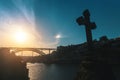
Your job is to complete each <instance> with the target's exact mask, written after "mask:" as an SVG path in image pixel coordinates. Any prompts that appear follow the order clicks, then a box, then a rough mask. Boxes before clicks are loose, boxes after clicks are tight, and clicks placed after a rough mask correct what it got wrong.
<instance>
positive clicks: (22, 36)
mask: <svg viewBox="0 0 120 80" xmlns="http://www.w3.org/2000/svg"><path fill="white" fill-rule="evenodd" d="M14 38H15V40H16V42H19V43H23V42H26V41H27V33H25V32H24V31H18V32H16V33H15V35H14Z"/></svg>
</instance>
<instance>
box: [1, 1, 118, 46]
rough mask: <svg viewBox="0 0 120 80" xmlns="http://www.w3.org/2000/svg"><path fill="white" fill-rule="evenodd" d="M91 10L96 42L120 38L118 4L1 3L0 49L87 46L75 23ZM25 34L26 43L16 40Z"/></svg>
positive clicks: (82, 30) (60, 2) (104, 2)
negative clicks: (82, 44) (21, 34)
mask: <svg viewBox="0 0 120 80" xmlns="http://www.w3.org/2000/svg"><path fill="white" fill-rule="evenodd" d="M85 9H89V11H90V14H91V16H90V18H91V22H95V23H96V25H97V28H96V29H95V30H92V33H93V39H97V40H98V39H99V37H101V36H104V35H106V36H107V37H108V38H110V39H111V38H116V37H119V36H120V24H119V23H120V1H119V0H0V37H1V39H0V46H1V47H3V46H10V47H11V46H12V47H14V46H22V47H57V46H67V45H74V44H81V43H84V42H86V33H85V27H84V25H83V26H79V25H78V24H77V23H76V19H77V18H78V17H80V16H82V13H83V11H84V10H85ZM19 31H23V32H25V33H26V35H27V36H26V37H27V40H26V42H23V43H19V42H17V41H16V40H15V38H14V37H13V36H14V35H15V34H17V32H19Z"/></svg>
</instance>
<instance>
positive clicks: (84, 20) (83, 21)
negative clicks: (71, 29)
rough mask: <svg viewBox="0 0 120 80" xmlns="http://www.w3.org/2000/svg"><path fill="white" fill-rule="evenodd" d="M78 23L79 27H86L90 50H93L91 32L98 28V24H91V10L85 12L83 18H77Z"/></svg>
mask: <svg viewBox="0 0 120 80" xmlns="http://www.w3.org/2000/svg"><path fill="white" fill-rule="evenodd" d="M76 22H77V23H78V24H79V25H85V30H86V37H87V44H88V48H89V49H92V32H91V30H92V29H95V28H96V24H95V22H90V13H89V10H88V9H87V10H85V11H84V12H83V16H81V17H79V18H77V19H76Z"/></svg>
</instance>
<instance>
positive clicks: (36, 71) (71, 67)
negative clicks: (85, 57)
mask: <svg viewBox="0 0 120 80" xmlns="http://www.w3.org/2000/svg"><path fill="white" fill-rule="evenodd" d="M27 68H28V69H29V78H30V80H74V78H75V76H76V73H77V72H78V70H79V65H78V64H43V63H34V64H33V63H27Z"/></svg>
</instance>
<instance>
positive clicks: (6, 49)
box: [0, 47, 56, 56]
mask: <svg viewBox="0 0 120 80" xmlns="http://www.w3.org/2000/svg"><path fill="white" fill-rule="evenodd" d="M0 50H2V51H4V52H5V53H17V52H23V51H32V52H36V53H38V54H39V55H41V56H42V55H46V54H45V53H44V52H43V51H44V50H47V51H48V54H50V53H51V52H52V51H56V48H30V47H0Z"/></svg>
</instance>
